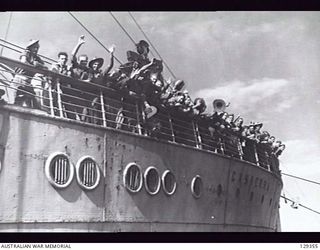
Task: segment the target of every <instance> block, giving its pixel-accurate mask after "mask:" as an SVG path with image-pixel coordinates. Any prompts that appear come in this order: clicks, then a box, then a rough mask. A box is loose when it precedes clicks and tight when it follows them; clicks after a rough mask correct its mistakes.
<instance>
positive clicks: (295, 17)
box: [0, 12, 320, 232]
mask: <svg viewBox="0 0 320 250" xmlns="http://www.w3.org/2000/svg"><path fill="white" fill-rule="evenodd" d="M72 14H73V15H74V16H76V17H77V19H79V20H80V21H81V22H82V23H83V24H84V25H85V26H86V28H87V29H89V30H90V32H91V33H93V34H94V35H95V36H96V37H97V38H98V39H99V41H100V42H101V43H102V44H104V45H105V46H106V47H109V46H111V45H112V44H114V45H116V52H115V55H116V57H117V58H119V59H120V60H121V61H122V62H125V61H126V51H127V50H135V47H134V45H133V43H132V41H131V40H130V38H128V36H127V35H126V34H125V33H124V31H123V30H121V28H120V27H119V25H118V24H117V23H116V22H115V21H114V20H113V18H112V17H111V15H110V13H109V12H72ZM113 14H114V15H115V16H116V18H117V19H118V21H119V22H120V23H121V24H122V25H123V27H124V28H125V29H126V30H127V32H128V33H129V35H130V36H131V37H132V39H133V40H135V41H136V42H138V41H139V40H141V39H145V38H144V37H143V34H142V33H141V31H140V30H139V29H138V27H137V26H136V25H135V23H134V22H133V20H132V19H131V18H130V15H129V14H128V12H113ZM131 14H132V15H133V16H134V17H135V19H136V20H137V22H138V23H139V25H140V26H141V27H142V29H143V31H144V32H145V33H146V34H147V36H148V38H149V39H150V40H151V42H152V44H153V45H154V46H155V48H156V49H157V51H158V52H159V53H160V55H161V57H162V58H163V59H164V61H165V62H166V64H167V65H169V67H170V69H171V71H172V72H173V73H174V75H175V76H176V77H177V78H179V79H183V80H184V81H185V82H186V84H187V89H188V90H189V93H190V95H191V97H193V98H196V97H203V98H204V99H205V100H206V102H207V106H208V109H207V111H208V112H211V111H212V101H213V100H214V99H224V100H225V101H226V102H230V106H229V107H228V108H227V110H226V111H227V112H228V113H233V114H235V116H237V115H241V116H242V117H243V118H244V120H245V123H249V122H250V121H257V122H263V124H264V125H263V130H267V131H269V133H270V134H272V135H274V136H275V137H276V138H277V139H279V140H281V141H282V142H283V143H284V144H286V150H285V152H284V153H283V154H282V155H281V157H280V163H281V169H282V172H283V173H287V174H291V175H296V176H300V177H302V178H305V179H310V180H313V181H317V182H320V168H319V163H320V136H319V134H320V133H319V131H320V114H319V110H320V83H319V79H320V42H319V41H320V13H319V12H132V13H131ZM9 15H10V13H8V12H2V13H0V22H1V24H2V25H1V27H0V36H1V37H2V38H4V37H5V34H6V29H7V24H8V21H9ZM80 35H85V39H86V43H85V44H84V45H83V47H82V48H81V49H80V52H79V53H85V54H88V56H89V57H90V58H93V57H96V56H103V57H104V58H105V60H108V58H109V56H108V54H107V52H106V51H105V49H104V48H103V47H102V46H101V45H99V44H98V42H97V41H95V40H94V39H93V38H92V37H91V36H90V34H88V33H87V32H86V31H85V30H84V29H83V28H82V27H81V26H80V25H79V24H78V23H77V22H76V21H75V20H74V19H73V18H72V16H71V15H70V14H69V13H68V12H13V15H12V19H11V25H10V28H9V30H8V33H7V40H8V41H10V42H13V43H15V44H17V45H20V46H22V47H23V46H25V45H26V44H27V42H28V41H29V39H39V40H40V51H39V53H40V54H43V55H46V56H48V57H50V58H56V57H57V53H58V52H59V51H66V52H68V53H71V51H72V49H73V47H74V46H75V44H76V42H77V40H78V37H79V36H80ZM151 51H153V52H154V50H153V49H151ZM153 54H154V55H156V53H153ZM3 55H4V56H10V57H13V58H16V59H17V58H18V55H17V54H12V53H10V52H8V51H7V50H4V51H3ZM151 57H152V55H151ZM116 66H117V64H116ZM164 75H165V77H166V78H169V77H171V78H173V77H172V76H171V75H170V73H169V71H168V70H167V69H165V73H164ZM283 182H284V188H283V193H284V194H285V196H286V197H288V198H290V199H295V200H297V201H298V202H300V203H301V204H303V205H304V206H307V207H310V208H312V209H314V210H317V211H319V212H320V186H319V185H315V184H311V183H308V182H304V181H301V180H297V179H293V178H291V177H287V176H283ZM290 205H291V203H290V202H288V203H285V202H284V200H283V199H281V203H280V218H281V226H282V231H296V232H300V231H320V215H319V214H316V213H313V212H311V211H308V210H306V209H304V208H302V207H299V208H298V209H293V208H291V206H290Z"/></svg>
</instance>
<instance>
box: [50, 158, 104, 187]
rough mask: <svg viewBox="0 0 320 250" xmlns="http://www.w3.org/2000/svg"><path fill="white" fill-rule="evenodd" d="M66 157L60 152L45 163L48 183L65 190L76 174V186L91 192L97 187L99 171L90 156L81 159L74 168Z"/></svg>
mask: <svg viewBox="0 0 320 250" xmlns="http://www.w3.org/2000/svg"><path fill="white" fill-rule="evenodd" d="M75 169H76V171H74V166H73V164H72V163H71V161H70V159H69V157H68V155H66V154H65V153H62V152H56V153H53V154H52V155H50V156H49V157H48V159H47V160H46V163H45V174H46V177H47V178H48V180H49V182H50V183H51V184H52V185H53V186H55V187H57V188H66V187H67V186H69V185H70V183H71V182H72V180H73V177H74V172H76V176H77V182H78V184H79V185H80V186H81V187H82V188H84V189H86V190H92V189H94V188H96V187H97V186H98V185H99V182H100V169H99V166H98V164H97V163H96V161H95V160H94V159H93V158H92V157H91V156H83V157H81V158H80V159H79V160H78V162H77V164H76V167H75Z"/></svg>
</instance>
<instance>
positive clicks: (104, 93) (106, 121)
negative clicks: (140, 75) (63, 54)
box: [0, 57, 272, 171]
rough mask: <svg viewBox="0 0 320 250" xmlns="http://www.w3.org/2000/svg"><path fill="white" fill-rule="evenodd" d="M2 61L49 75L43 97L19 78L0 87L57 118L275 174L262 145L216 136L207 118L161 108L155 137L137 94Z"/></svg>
mask: <svg viewBox="0 0 320 250" xmlns="http://www.w3.org/2000/svg"><path fill="white" fill-rule="evenodd" d="M0 63H2V64H4V65H6V67H9V68H11V69H12V68H14V67H19V68H23V69H24V70H28V71H31V72H33V73H38V74H42V75H43V76H44V77H43V78H42V80H41V81H42V82H41V84H40V85H39V86H37V87H35V88H34V89H35V90H36V89H37V91H35V92H38V93H39V92H41V94H40V95H39V94H38V95H37V94H35V93H32V92H31V91H28V89H26V88H24V89H21V88H20V89H19V88H18V87H19V86H22V85H25V84H22V83H20V82H18V81H17V82H16V81H15V77H16V76H17V75H16V76H15V77H13V78H12V79H10V80H9V79H8V77H7V78H5V77H2V78H1V81H0V84H1V85H3V86H4V87H5V88H7V89H12V90H14V91H20V92H21V93H24V94H26V95H27V96H30V97H31V98H30V99H31V100H33V101H35V102H36V103H38V106H37V108H39V109H42V110H43V111H45V112H46V113H49V114H50V115H51V116H58V117H61V118H63V119H70V120H78V121H81V122H84V123H90V124H95V125H99V126H102V127H110V128H114V129H119V130H125V131H129V132H133V133H137V134H140V135H144V136H155V137H157V139H160V140H164V141H171V142H173V143H177V144H183V145H187V146H191V147H195V148H198V149H201V150H206V151H210V152H215V153H217V154H222V155H225V156H230V157H232V158H238V159H241V160H245V161H248V162H252V163H254V164H256V165H258V166H261V167H263V168H265V169H267V170H269V171H270V170H272V167H270V162H269V161H268V159H269V158H268V156H269V155H267V154H266V153H265V152H266V151H264V150H265V149H263V148H262V147H261V145H258V144H257V143H255V142H254V141H251V140H246V139H244V138H241V137H239V136H237V135H235V134H233V133H230V132H228V130H225V132H224V133H218V132H216V131H213V132H212V131H210V129H209V127H208V126H207V125H206V124H205V123H204V122H203V121H201V119H192V118H190V117H183V116H181V115H179V114H176V113H172V112H168V111H166V110H164V109H161V108H159V110H158V112H157V114H156V115H154V116H153V118H152V120H158V121H159V122H160V124H161V126H160V129H159V131H158V132H157V134H156V135H154V133H153V131H152V129H150V128H149V127H148V122H149V121H148V119H146V116H145V114H144V112H143V104H142V101H141V99H140V98H138V97H137V96H135V95H126V94H124V93H120V92H119V91H117V90H115V89H113V88H110V87H107V86H104V85H100V84H95V83H90V82H84V81H80V80H75V79H73V78H71V77H68V76H65V75H60V74H57V73H55V72H52V71H49V70H46V69H38V68H35V67H33V66H30V65H26V64H24V63H21V62H19V61H16V60H12V59H9V58H6V57H0ZM6 67H2V69H1V72H5V73H9V74H12V70H10V69H9V70H8V68H6ZM0 77H1V74H0ZM24 77H26V76H24ZM27 78H28V80H27V81H26V82H31V80H36V77H27ZM38 81H39V79H38ZM24 87H26V86H24ZM16 104H17V103H16ZM20 105H25V103H20ZM26 105H27V104H26ZM28 106H30V104H29V105H28ZM31 106H32V105H31Z"/></svg>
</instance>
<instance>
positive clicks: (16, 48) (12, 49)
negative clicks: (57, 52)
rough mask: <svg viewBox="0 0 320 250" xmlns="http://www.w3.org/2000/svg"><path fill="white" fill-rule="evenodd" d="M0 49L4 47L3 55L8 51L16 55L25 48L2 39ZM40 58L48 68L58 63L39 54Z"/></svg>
mask: <svg viewBox="0 0 320 250" xmlns="http://www.w3.org/2000/svg"><path fill="white" fill-rule="evenodd" d="M0 47H2V50H3V51H2V53H3V52H6V51H9V52H13V53H14V54H16V53H17V54H19V55H20V54H21V53H22V52H23V51H24V50H25V48H23V47H21V46H19V45H17V44H14V43H11V42H9V41H7V40H4V39H1V38H0ZM38 56H39V57H40V58H41V59H42V61H43V62H44V63H45V65H46V66H47V67H49V66H51V65H52V64H53V63H56V62H57V61H56V60H54V59H52V58H50V57H47V56H44V55H41V54H39V53H38Z"/></svg>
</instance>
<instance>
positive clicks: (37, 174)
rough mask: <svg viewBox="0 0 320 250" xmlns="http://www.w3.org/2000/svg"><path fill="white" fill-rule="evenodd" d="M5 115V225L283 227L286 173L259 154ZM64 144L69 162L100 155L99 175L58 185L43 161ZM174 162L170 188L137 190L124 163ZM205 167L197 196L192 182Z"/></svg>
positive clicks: (16, 110)
mask: <svg viewBox="0 0 320 250" xmlns="http://www.w3.org/2000/svg"><path fill="white" fill-rule="evenodd" d="M0 114H1V115H0V117H1V118H0V119H1V135H0V136H1V137H0V145H1V154H0V156H1V166H2V167H1V171H0V190H1V194H0V204H2V205H1V206H0V231H112V232H114V231H116V232H117V231H277V230H279V228H277V224H278V223H279V222H278V212H279V211H278V202H279V197H280V192H281V188H282V181H281V179H280V178H279V177H277V176H276V175H275V174H273V173H270V172H268V171H267V170H265V169H263V168H260V167H257V166H255V165H253V164H251V163H247V162H243V161H240V160H235V159H231V158H229V157H226V156H221V155H217V154H215V153H212V152H206V151H202V150H199V149H195V148H191V147H187V146H181V145H176V144H174V143H167V142H160V141H157V140H155V139H152V138H148V137H145V136H140V135H134V134H131V133H126V132H123V131H118V130H115V129H110V128H101V127H98V126H97V127H95V126H94V125H84V124H83V123H80V122H77V121H66V120H62V119H59V118H52V117H50V116H48V115H46V114H42V113H41V114H40V113H39V112H38V111H35V110H27V111H26V109H24V108H21V107H3V108H1V110H0ZM54 152H64V153H65V154H67V155H68V156H69V157H70V159H71V162H72V163H73V164H76V162H77V161H78V160H79V159H80V158H81V157H83V156H85V155H89V156H91V157H93V158H94V159H95V160H96V162H97V163H98V165H99V168H100V170H101V181H100V183H99V185H98V186H97V187H96V188H95V189H93V190H84V189H82V188H81V187H80V186H79V184H78V183H77V181H76V178H73V181H72V182H71V184H70V185H69V186H68V187H66V188H64V189H58V188H55V187H53V186H52V185H51V184H50V183H49V182H48V179H47V178H46V176H45V162H46V160H47V158H48V157H49V156H50V155H51V154H52V153H54ZM131 162H135V163H137V164H138V165H140V166H141V169H142V172H144V171H145V170H146V169H147V168H148V167H150V166H154V167H155V168H157V170H158V172H159V173H160V174H162V173H163V172H164V171H166V170H170V171H171V172H172V173H173V174H174V176H175V178H176V181H177V189H176V191H175V193H174V194H173V195H171V196H168V195H167V194H166V193H165V192H164V191H163V188H162V187H161V189H160V192H158V193H157V194H155V195H150V194H149V193H147V191H146V189H145V187H144V186H143V187H142V189H141V190H140V191H139V192H137V193H131V192H129V191H128V190H127V189H126V187H125V186H124V184H123V174H124V169H125V167H126V166H127V164H129V163H131ZM196 175H199V176H201V178H202V182H203V188H202V194H201V196H200V197H199V198H195V197H194V196H193V195H192V192H191V182H192V179H193V178H194V177H195V176H196Z"/></svg>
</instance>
